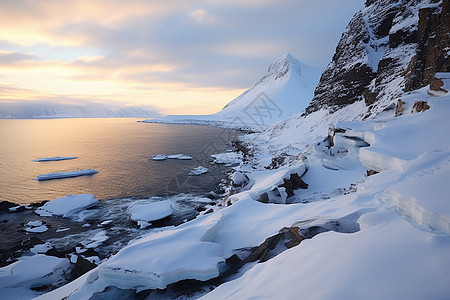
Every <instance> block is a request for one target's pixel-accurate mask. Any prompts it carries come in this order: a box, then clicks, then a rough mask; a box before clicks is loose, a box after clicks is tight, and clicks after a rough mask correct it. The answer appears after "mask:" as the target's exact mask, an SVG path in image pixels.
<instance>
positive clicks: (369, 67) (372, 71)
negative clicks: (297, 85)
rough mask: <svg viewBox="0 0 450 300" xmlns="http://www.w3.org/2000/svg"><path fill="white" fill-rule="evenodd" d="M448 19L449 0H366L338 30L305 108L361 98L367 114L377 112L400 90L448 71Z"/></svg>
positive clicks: (317, 107) (308, 109)
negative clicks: (339, 34)
mask: <svg viewBox="0 0 450 300" xmlns="http://www.w3.org/2000/svg"><path fill="white" fill-rule="evenodd" d="M449 20H450V16H449V0H441V1H437V0H422V1H420V0H411V1H406V0H400V1H392V0H367V1H366V4H365V8H364V9H362V10H361V11H359V12H358V13H357V14H355V16H354V17H353V19H352V20H351V21H350V23H349V25H348V26H347V28H346V30H345V31H344V33H343V34H342V37H341V39H340V41H339V43H338V45H337V47H336V53H335V54H334V56H333V59H332V61H331V63H330V64H329V65H328V67H327V68H326V70H325V71H324V73H323V74H322V76H321V79H320V82H319V85H318V86H317V87H316V90H315V93H314V98H313V99H312V101H311V103H310V105H309V106H308V107H307V109H306V112H307V113H311V112H313V111H317V110H319V109H321V108H324V107H335V108H337V107H342V106H345V105H348V104H351V103H354V102H356V101H362V100H364V101H365V104H366V106H367V107H368V112H369V114H370V113H377V112H378V111H380V110H383V109H385V108H386V107H387V106H390V105H392V103H395V101H396V100H398V98H399V96H400V94H401V91H402V90H405V91H408V90H413V89H417V88H419V87H422V86H425V85H427V84H429V83H430V80H431V79H432V78H433V77H434V74H435V73H436V72H448V71H450V58H449V54H450V51H449V49H450V48H449V40H450V39H449ZM398 87H401V89H398Z"/></svg>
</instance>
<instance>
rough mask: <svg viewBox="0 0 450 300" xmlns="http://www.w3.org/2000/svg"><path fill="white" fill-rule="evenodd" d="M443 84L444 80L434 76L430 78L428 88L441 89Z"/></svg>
mask: <svg viewBox="0 0 450 300" xmlns="http://www.w3.org/2000/svg"><path fill="white" fill-rule="evenodd" d="M443 86H444V82H443V81H442V80H441V79H439V78H436V77H434V78H433V79H431V80H430V90H432V91H441V90H442V87H443Z"/></svg>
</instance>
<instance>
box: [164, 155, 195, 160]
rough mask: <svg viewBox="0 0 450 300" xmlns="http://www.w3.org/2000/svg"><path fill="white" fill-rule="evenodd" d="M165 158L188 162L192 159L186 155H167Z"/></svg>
mask: <svg viewBox="0 0 450 300" xmlns="http://www.w3.org/2000/svg"><path fill="white" fill-rule="evenodd" d="M167 158H169V159H181V160H190V159H192V157H191V156H189V155H186V154H173V155H167Z"/></svg>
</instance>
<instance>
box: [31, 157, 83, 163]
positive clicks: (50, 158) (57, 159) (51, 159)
mask: <svg viewBox="0 0 450 300" xmlns="http://www.w3.org/2000/svg"><path fill="white" fill-rule="evenodd" d="M75 158H77V157H76V156H53V157H43V158H38V159H33V161H35V162H43V161H59V160H68V159H75Z"/></svg>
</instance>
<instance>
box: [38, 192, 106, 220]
mask: <svg viewBox="0 0 450 300" xmlns="http://www.w3.org/2000/svg"><path fill="white" fill-rule="evenodd" d="M97 203H98V200H97V198H95V197H94V196H93V195H91V194H81V195H69V196H66V197H62V198H58V199H54V200H52V201H49V202H47V203H45V204H44V205H43V206H42V207H39V208H38V209H36V210H35V212H36V213H37V214H38V215H40V216H62V217H69V218H73V219H80V218H81V219H82V216H81V215H82V214H80V213H81V212H82V211H83V210H85V209H87V208H89V207H92V206H95V205H96V204H97Z"/></svg>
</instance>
